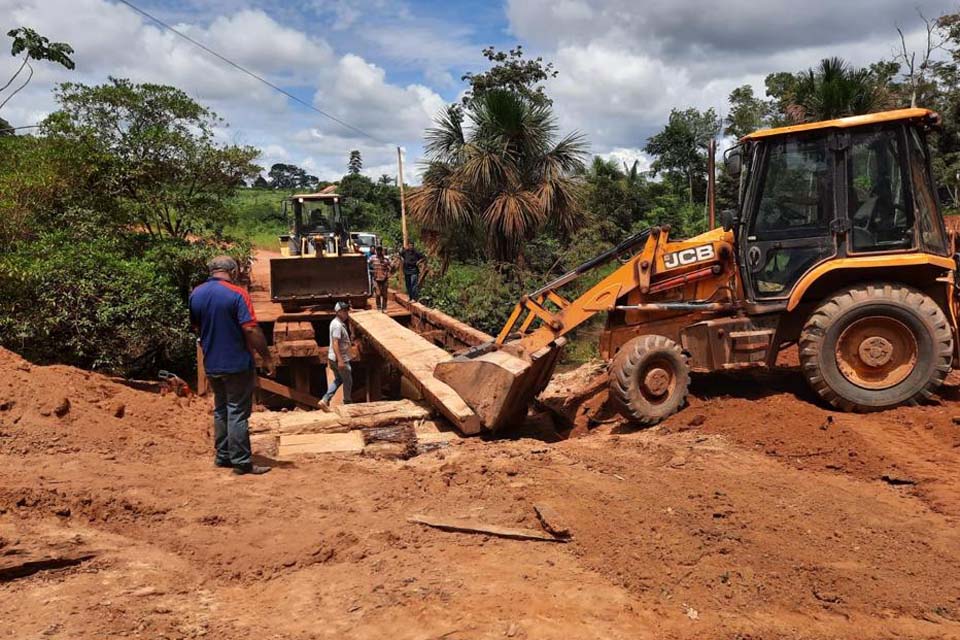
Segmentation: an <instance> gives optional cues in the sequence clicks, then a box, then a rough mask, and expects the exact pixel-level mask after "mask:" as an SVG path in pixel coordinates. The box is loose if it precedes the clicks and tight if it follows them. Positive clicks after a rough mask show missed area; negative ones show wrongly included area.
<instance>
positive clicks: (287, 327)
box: [273, 322, 316, 344]
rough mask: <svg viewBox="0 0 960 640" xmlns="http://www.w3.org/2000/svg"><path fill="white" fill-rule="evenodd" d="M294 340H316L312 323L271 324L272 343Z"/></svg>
mask: <svg viewBox="0 0 960 640" xmlns="http://www.w3.org/2000/svg"><path fill="white" fill-rule="evenodd" d="M295 340H311V341H316V334H315V333H314V330H313V324H312V323H310V322H277V323H276V324H275V325H274V326H273V341H274V343H277V344H279V343H281V342H293V341H295Z"/></svg>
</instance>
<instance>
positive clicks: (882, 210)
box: [434, 109, 957, 429]
mask: <svg viewBox="0 0 960 640" xmlns="http://www.w3.org/2000/svg"><path fill="white" fill-rule="evenodd" d="M938 122H939V118H938V116H937V115H936V114H935V113H933V112H931V111H928V110H925V109H902V110H897V111H889V112H884V113H875V114H870V115H865V116H855V117H850V118H842V119H838V120H830V121H825V122H816V123H811V124H803V125H798V126H792V127H784V128H779V129H770V130H764V131H758V132H756V133H753V134H750V135H748V136H746V137H745V138H743V139H742V140H740V141H739V144H738V145H737V146H736V147H734V148H733V149H731V150H730V151H728V153H727V158H726V162H727V167H728V171H729V172H730V173H731V174H733V175H736V176H738V177H739V184H740V198H739V205H738V208H737V209H736V210H735V211H728V212H724V214H723V215H722V221H723V228H720V229H714V230H711V231H708V232H706V233H704V234H702V235H699V236H697V237H695V238H691V239H689V240H681V241H674V240H671V239H670V238H669V228H667V227H661V228H653V229H650V230H648V231H645V232H643V233H640V234H638V235H636V236H634V237H632V238H629V239H627V240H625V241H624V242H623V243H621V244H620V246H618V247H616V248H615V249H613V250H612V251H609V252H607V253H605V254H603V255H601V256H598V257H597V258H595V259H593V260H591V261H590V262H588V263H586V264H584V265H581V266H580V267H578V268H577V269H575V270H573V271H571V272H569V273H567V274H566V275H564V276H562V277H560V278H558V279H556V280H554V281H553V282H551V283H549V284H547V285H546V286H544V287H542V288H541V289H539V290H537V291H535V292H533V293H531V294H529V295H527V296H524V297H523V299H522V300H521V301H520V302H519V304H517V306H516V308H515V309H514V310H513V313H512V315H511V316H510V319H509V321H508V322H507V324H506V326H505V327H504V328H503V330H502V331H501V332H500V334H499V335H498V336H497V338H496V341H495V342H494V343H492V344H489V345H483V346H481V347H477V348H474V349H472V350H471V351H469V352H465V353H463V354H460V355H457V356H456V357H454V358H453V359H452V360H450V361H447V362H442V363H440V364H439V365H437V367H436V370H435V372H434V375H435V376H436V377H437V378H440V379H441V380H443V381H445V382H446V383H447V384H448V385H450V386H451V387H453V388H454V389H455V390H456V391H457V392H458V393H459V394H460V395H461V396H463V398H464V400H465V401H466V402H467V404H468V405H470V406H471V407H472V408H473V409H474V410H475V411H476V412H477V414H478V415H479V416H480V418H481V420H482V422H483V423H484V425H485V426H486V427H487V428H488V429H497V428H499V427H501V426H503V425H504V424H507V423H509V422H511V421H514V420H517V419H518V418H519V419H522V417H523V416H524V415H525V412H526V410H527V407H528V406H529V404H530V402H531V401H532V400H533V398H534V397H535V396H536V394H538V393H539V392H540V391H541V390H542V389H543V387H544V386H545V385H546V383H547V382H548V381H549V378H550V376H551V374H552V372H553V368H554V366H555V364H556V361H557V358H558V356H559V351H560V349H561V347H562V346H563V343H564V341H565V339H564V336H565V335H566V334H567V333H569V332H570V331H572V330H574V329H575V328H576V327H577V326H578V325H580V324H582V323H583V322H584V321H586V320H588V319H589V318H591V317H592V316H594V315H595V314H597V313H601V312H605V313H606V314H607V316H606V326H605V328H604V331H603V333H602V336H601V338H600V353H601V354H602V356H603V357H604V358H607V359H610V360H612V363H611V366H610V397H611V400H612V401H613V402H614V404H615V405H616V406H617V408H618V409H619V411H620V412H621V413H622V414H623V415H624V416H625V417H627V418H628V419H630V420H632V421H634V422H636V423H639V424H654V423H656V422H658V421H660V420H662V419H663V418H665V417H667V416H669V415H671V414H672V413H674V412H675V411H677V410H678V409H679V408H680V407H681V406H682V405H683V403H684V399H685V397H686V395H687V385H688V382H689V378H690V373H691V372H711V371H731V370H739V369H752V368H762V367H772V366H773V365H774V363H775V361H776V358H777V354H778V352H779V351H780V350H782V349H784V348H786V347H788V346H790V345H793V344H798V345H799V356H800V365H801V371H802V373H803V376H804V377H805V378H806V380H807V382H808V383H809V384H810V386H811V387H812V388H813V389H814V391H816V392H817V394H819V396H820V397H821V398H822V399H823V401H824V402H825V403H828V404H830V405H832V406H833V407H836V408H837V409H841V410H844V411H875V410H881V409H886V408H889V407H894V406H897V405H900V404H905V403H915V402H917V401H919V400H922V399H924V398H928V397H930V396H931V395H932V394H933V393H934V391H935V390H936V389H937V387H939V386H940V384H941V383H942V382H943V380H944V378H945V377H946V376H947V374H948V373H949V372H950V369H951V366H952V364H953V362H954V361H955V359H956V355H957V354H956V343H957V308H956V289H955V286H956V285H955V272H956V270H957V261H956V260H955V258H954V256H953V247H952V246H951V245H952V241H951V240H950V239H948V237H947V234H946V231H945V228H944V221H943V217H942V215H941V213H940V210H939V208H938V204H937V202H938V200H937V195H936V193H937V192H936V186H935V185H934V182H933V179H932V176H931V165H930V154H929V150H928V146H927V142H926V136H927V133H928V132H929V131H930V130H931V129H932V128H934V127H936V126H937V124H938ZM618 258H619V259H620V260H621V262H622V263H623V264H622V266H620V267H619V268H617V269H616V270H615V271H614V272H613V273H612V274H610V275H609V276H607V277H606V278H604V279H603V280H602V281H601V282H600V283H598V284H597V285H595V286H593V287H592V288H590V290H588V291H587V292H586V293H584V294H583V295H581V296H579V297H577V298H576V299H574V300H568V299H566V298H564V297H563V296H562V295H561V294H560V293H558V290H559V289H561V288H562V287H563V286H564V285H567V284H569V283H570V282H572V281H574V280H575V279H577V278H578V277H579V276H580V275H582V274H583V273H585V272H587V271H589V270H591V269H593V268H595V267H597V266H599V265H601V264H604V263H607V262H610V261H612V260H614V259H618Z"/></svg>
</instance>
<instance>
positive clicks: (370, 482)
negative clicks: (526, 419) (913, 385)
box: [0, 351, 960, 640]
mask: <svg viewBox="0 0 960 640" xmlns="http://www.w3.org/2000/svg"><path fill="white" fill-rule="evenodd" d="M792 366H793V367H794V368H791V363H789V362H787V363H785V367H784V368H782V369H779V370H776V371H774V372H771V373H768V374H764V375H755V376H743V375H741V376H736V377H734V376H731V377H726V376H695V378H694V381H693V384H692V387H691V391H692V393H691V397H690V400H689V406H688V407H687V408H685V409H684V410H683V411H681V412H680V413H679V414H677V415H675V416H673V417H671V418H670V419H669V420H667V421H666V422H665V423H664V424H663V425H661V426H659V427H656V428H653V429H645V430H635V429H631V428H629V427H627V426H626V425H623V424H619V423H616V422H613V421H609V420H608V419H607V418H605V417H603V416H604V414H603V413H602V406H599V405H597V404H596V403H602V399H603V391H602V388H603V384H602V383H603V381H604V380H605V377H606V374H605V372H604V371H603V370H602V367H596V368H592V369H591V368H590V367H587V368H584V369H582V370H579V371H575V372H572V373H570V374H569V375H567V374H563V375H561V376H560V377H559V378H558V379H557V380H555V381H554V382H555V384H553V385H551V389H552V397H553V400H552V401H555V402H556V403H557V404H556V405H555V406H556V407H558V408H559V410H560V412H561V413H562V412H563V411H565V410H572V415H573V421H574V422H575V423H576V422H577V421H579V422H580V424H581V425H583V426H584V433H585V435H586V437H582V438H572V439H568V440H565V441H563V442H549V441H541V440H537V439H533V438H530V437H525V436H526V435H528V434H532V433H537V430H536V429H527V430H526V431H523V432H522V433H521V432H514V433H513V434H512V437H513V438H515V439H513V440H506V439H502V440H492V439H490V440H486V439H480V438H474V439H468V440H466V441H463V442H461V443H458V444H457V445H455V446H450V447H448V448H446V449H441V450H438V451H434V452H431V453H427V454H424V455H421V456H418V457H415V458H413V459H411V460H408V461H387V460H372V459H366V458H356V457H349V456H339V455H331V456H324V457H317V458H311V459H303V460H297V461H296V462H292V463H274V464H275V468H274V470H273V471H272V472H271V473H270V474H267V475H266V476H259V477H256V478H251V477H250V476H236V475H234V474H232V473H230V472H229V471H228V470H224V469H216V468H214V467H213V466H212V464H211V462H212V451H211V446H210V443H209V439H208V437H207V435H206V434H207V429H208V425H209V404H208V401H196V400H195V401H193V402H184V401H182V400H178V399H176V398H174V397H172V396H159V395H156V394H150V393H144V392H141V391H136V390H133V389H130V388H128V387H126V386H124V385H120V384H117V383H116V382H114V381H112V380H110V379H109V378H105V377H103V376H98V375H96V374H90V373H85V372H82V371H77V370H75V369H70V368H68V367H37V366H32V365H30V364H29V363H26V362H24V361H23V360H22V359H20V358H18V357H17V356H15V355H14V354H11V353H9V352H4V351H0V467H2V468H3V469H4V473H3V474H2V475H0V610H2V611H4V622H5V623H7V625H8V627H9V628H10V629H13V630H15V631H13V632H12V633H13V634H14V635H16V636H17V637H51V636H52V637H119V636H126V637H168V638H199V637H203V638H205V639H220V638H224V639H226V638H238V637H251V636H252V637H271V638H278V639H280V638H282V639H291V640H294V639H296V640H300V639H305V638H321V637H322V638H360V639H365V638H371V639H373V638H382V637H384V636H385V635H389V636H390V637H396V638H401V639H408V638H409V639H411V640H412V639H414V638H450V639H460V640H466V639H472V638H503V637H507V638H520V639H529V640H532V639H535V638H542V639H553V638H586V637H596V638H628V637H629V638H632V637H644V638H645V637H656V638H697V639H698V640H699V639H701V638H706V639H712V638H785V639H791V640H792V639H797V640H799V639H800V638H803V639H812V638H851V639H853V638H858V639H859V638H867V637H869V638H892V637H898V638H933V637H960V598H958V597H957V595H956V594H957V593H960V552H958V549H960V546H958V544H957V542H958V534H957V530H956V514H958V513H960V473H958V471H960V427H957V426H955V425H953V422H952V420H951V418H952V417H953V415H954V407H955V405H954V404H953V402H954V399H955V398H956V397H957V387H956V386H955V385H956V382H955V381H953V380H951V381H950V385H949V386H948V388H947V389H946V390H945V392H944V394H943V397H942V400H941V401H940V404H933V405H929V406H923V407H911V408H903V409H898V410H896V411H891V412H886V413H883V414H870V415H855V414H839V413H836V412H833V411H831V410H829V409H827V408H826V407H823V406H822V405H820V404H818V403H817V400H816V398H814V397H811V394H810V393H809V392H808V391H807V390H806V387H805V385H804V383H803V381H802V379H801V378H800V376H799V374H798V372H797V371H796V369H795V364H793V365H792ZM583 388H587V389H590V390H592V391H590V392H589V393H581V389H583ZM542 400H543V399H542ZM545 403H546V401H545ZM119 405H122V406H123V410H122V411H119V410H118V406H119ZM957 412H958V413H960V410H958V411H957ZM587 427H589V429H587ZM612 432H616V433H612ZM505 435H506V436H507V437H511V434H505ZM535 505H540V506H546V507H547V508H549V509H550V511H551V512H552V513H554V514H555V515H556V516H557V517H558V518H559V519H560V520H561V521H562V523H563V525H564V527H565V528H568V529H569V530H570V531H571V532H572V535H573V537H572V539H570V540H569V541H568V542H566V543H564V544H557V543H555V542H524V541H517V540H507V539H503V538H498V537H496V536H487V535H468V534H459V533H451V532H445V531H438V530H435V529H431V528H426V527H423V526H422V525H419V524H415V523H412V522H410V521H409V518H410V517H411V516H413V515H414V514H423V515H426V516H430V517H436V518H469V519H471V520H473V521H478V522H483V523H486V524H490V525H497V526H501V527H522V528H537V527H539V526H540V525H539V522H538V519H537V516H536V513H535V511H534V506H535ZM4 576H7V579H6V581H5V579H4Z"/></svg>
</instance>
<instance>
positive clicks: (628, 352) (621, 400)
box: [610, 334, 690, 426]
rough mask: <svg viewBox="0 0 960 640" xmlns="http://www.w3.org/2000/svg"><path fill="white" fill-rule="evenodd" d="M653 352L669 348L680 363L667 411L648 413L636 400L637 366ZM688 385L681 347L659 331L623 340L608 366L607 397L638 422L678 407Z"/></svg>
mask: <svg viewBox="0 0 960 640" xmlns="http://www.w3.org/2000/svg"><path fill="white" fill-rule="evenodd" d="M656 352H672V353H673V355H675V356H676V357H677V358H678V359H679V361H680V362H681V363H682V366H681V367H680V368H679V371H677V372H676V378H677V388H676V390H675V391H674V397H673V398H671V399H670V400H668V402H667V404H666V405H663V406H665V407H666V411H661V412H657V414H656V415H651V414H650V413H647V412H645V411H644V407H643V404H642V403H641V402H637V401H635V396H636V395H637V394H638V391H637V389H636V388H635V386H636V384H637V369H638V368H639V367H640V366H641V364H642V363H643V361H644V360H646V359H647V358H648V357H649V356H650V355H652V354H653V353H656ZM689 385H690V369H689V367H688V366H687V358H686V356H685V355H684V354H683V351H682V350H681V349H680V347H679V346H678V345H677V343H675V342H674V341H673V340H671V339H670V338H667V337H665V336H661V335H654V334H651V335H644V336H638V337H636V338H634V339H632V340H630V341H629V342H627V343H626V344H624V345H623V346H622V347H621V348H620V351H619V352H618V353H617V355H616V357H615V358H614V359H613V364H612V365H611V367H610V400H611V402H612V403H613V407H614V408H615V409H616V410H617V411H618V412H619V413H620V414H621V415H623V416H624V417H625V418H627V419H628V420H630V421H632V422H635V423H637V424H641V425H645V426H650V425H654V424H657V423H658V422H660V421H662V420H664V419H665V418H667V417H669V416H671V415H673V414H674V413H676V412H677V411H679V410H680V407H682V406H683V403H684V401H685V400H686V397H687V388H688V387H689Z"/></svg>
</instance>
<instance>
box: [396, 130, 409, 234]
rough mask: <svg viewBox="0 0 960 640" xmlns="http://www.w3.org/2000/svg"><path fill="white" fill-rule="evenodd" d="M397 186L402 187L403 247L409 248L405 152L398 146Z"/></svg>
mask: <svg viewBox="0 0 960 640" xmlns="http://www.w3.org/2000/svg"><path fill="white" fill-rule="evenodd" d="M397 174H398V177H397V183H398V184H397V186H399V187H400V228H401V229H402V230H403V248H404V249H406V248H407V203H406V201H405V199H404V197H403V154H402V153H400V147H397Z"/></svg>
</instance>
